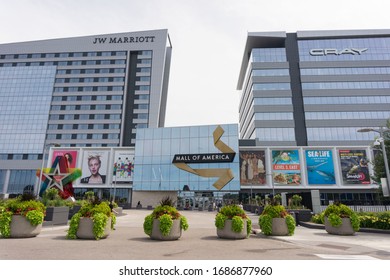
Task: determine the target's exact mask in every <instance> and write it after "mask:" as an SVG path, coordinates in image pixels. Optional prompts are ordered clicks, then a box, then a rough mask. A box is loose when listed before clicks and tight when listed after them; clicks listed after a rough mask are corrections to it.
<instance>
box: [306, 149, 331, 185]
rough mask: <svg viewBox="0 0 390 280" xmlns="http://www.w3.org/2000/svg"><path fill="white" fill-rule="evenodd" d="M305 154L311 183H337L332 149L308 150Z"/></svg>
mask: <svg viewBox="0 0 390 280" xmlns="http://www.w3.org/2000/svg"><path fill="white" fill-rule="evenodd" d="M305 154H306V168H307V181H308V184H309V185H333V184H336V180H335V174H334V165H333V155H332V151H331V150H306V152H305Z"/></svg>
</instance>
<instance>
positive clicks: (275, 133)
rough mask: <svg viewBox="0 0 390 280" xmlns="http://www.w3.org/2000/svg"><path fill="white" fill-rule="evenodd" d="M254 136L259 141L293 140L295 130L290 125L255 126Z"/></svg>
mask: <svg viewBox="0 0 390 280" xmlns="http://www.w3.org/2000/svg"><path fill="white" fill-rule="evenodd" d="M254 138H259V141H277V142H279V141H295V131H294V128H291V127H279V128H271V127H265V128H256V129H255V133H254Z"/></svg>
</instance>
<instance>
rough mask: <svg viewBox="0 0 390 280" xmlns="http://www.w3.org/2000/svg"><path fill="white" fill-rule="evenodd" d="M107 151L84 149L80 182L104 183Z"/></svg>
mask: <svg viewBox="0 0 390 280" xmlns="http://www.w3.org/2000/svg"><path fill="white" fill-rule="evenodd" d="M109 154H110V152H109V151H106V150H84V154H83V165H82V174H83V175H82V179H81V180H80V183H81V184H97V185H99V184H100V185H101V184H105V183H106V175H107V167H108V160H109Z"/></svg>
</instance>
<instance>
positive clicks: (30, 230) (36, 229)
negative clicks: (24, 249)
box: [10, 215, 42, 238]
mask: <svg viewBox="0 0 390 280" xmlns="http://www.w3.org/2000/svg"><path fill="white" fill-rule="evenodd" d="M41 229H42V224H39V225H37V226H33V225H31V223H30V222H29V221H28V220H27V219H26V217H24V216H21V215H12V220H11V235H10V237H11V238H26V237H35V236H37V235H38V234H40V233H41Z"/></svg>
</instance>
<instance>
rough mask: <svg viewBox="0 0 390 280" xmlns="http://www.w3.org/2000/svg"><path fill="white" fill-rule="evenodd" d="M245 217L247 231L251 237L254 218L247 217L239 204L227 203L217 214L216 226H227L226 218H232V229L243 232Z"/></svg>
mask: <svg viewBox="0 0 390 280" xmlns="http://www.w3.org/2000/svg"><path fill="white" fill-rule="evenodd" d="M244 219H245V220H246V225H247V228H246V232H247V237H249V235H250V233H251V232H252V220H251V219H249V218H248V217H247V215H246V214H245V211H244V210H243V209H242V208H241V207H240V206H238V205H236V204H232V205H225V206H223V207H222V208H221V209H220V210H219V212H218V213H217V215H216V216H215V226H216V227H217V228H218V229H223V228H224V227H225V221H226V220H232V231H234V232H241V231H242V230H243V229H244Z"/></svg>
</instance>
